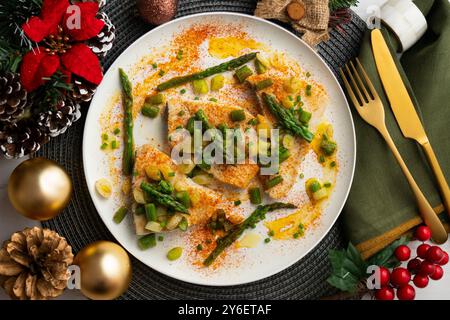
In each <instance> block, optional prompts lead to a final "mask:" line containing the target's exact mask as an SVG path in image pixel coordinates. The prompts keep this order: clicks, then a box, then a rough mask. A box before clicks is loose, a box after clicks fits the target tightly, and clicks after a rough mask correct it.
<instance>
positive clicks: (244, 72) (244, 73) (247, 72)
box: [234, 65, 253, 83]
mask: <svg viewBox="0 0 450 320" xmlns="http://www.w3.org/2000/svg"><path fill="white" fill-rule="evenodd" d="M252 74H253V71H252V70H251V69H250V68H249V67H248V66H246V65H244V66H242V67H240V68H239V69H237V70H236V72H235V74H234V75H235V76H236V78H237V79H238V80H239V82H240V83H243V82H244V81H245V79H247V78H248V77H250V76H251V75H252Z"/></svg>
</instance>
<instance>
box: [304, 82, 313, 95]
mask: <svg viewBox="0 0 450 320" xmlns="http://www.w3.org/2000/svg"><path fill="white" fill-rule="evenodd" d="M311 89H312V86H311V85H310V84H308V85H307V86H306V90H305V93H306V95H307V96H310V95H311Z"/></svg>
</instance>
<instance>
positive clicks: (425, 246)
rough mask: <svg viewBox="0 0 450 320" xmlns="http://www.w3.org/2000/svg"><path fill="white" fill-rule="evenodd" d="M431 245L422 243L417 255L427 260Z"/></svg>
mask: <svg viewBox="0 0 450 320" xmlns="http://www.w3.org/2000/svg"><path fill="white" fill-rule="evenodd" d="M430 247H431V246H430V245H429V244H426V243H422V244H421V245H420V246H418V247H417V255H418V256H419V257H420V258H422V259H425V258H426V257H427V252H428V249H430Z"/></svg>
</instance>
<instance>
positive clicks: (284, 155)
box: [278, 147, 291, 163]
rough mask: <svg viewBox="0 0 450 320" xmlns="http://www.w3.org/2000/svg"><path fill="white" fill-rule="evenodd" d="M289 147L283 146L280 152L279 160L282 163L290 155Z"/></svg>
mask: <svg viewBox="0 0 450 320" xmlns="http://www.w3.org/2000/svg"><path fill="white" fill-rule="evenodd" d="M290 155H291V154H290V153H289V149H287V148H284V147H281V148H280V150H279V152H278V162H279V163H282V162H284V161H285V160H287V159H288V158H289V157H290Z"/></svg>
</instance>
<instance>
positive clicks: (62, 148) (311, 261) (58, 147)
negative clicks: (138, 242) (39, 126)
mask: <svg viewBox="0 0 450 320" xmlns="http://www.w3.org/2000/svg"><path fill="white" fill-rule="evenodd" d="M256 2H257V1H256V0H229V1H227V0H223V1H221V0H217V1H212V0H211V1H208V0H181V1H179V6H178V16H184V15H188V14H193V13H198V12H208V11H234V12H242V13H247V14H252V13H253V11H254V9H255V6H256ZM106 11H107V12H108V14H109V16H110V18H111V20H112V21H113V23H114V24H115V26H116V29H117V32H116V36H117V38H116V42H115V46H114V47H113V49H112V50H111V51H110V52H109V54H108V56H107V57H106V58H105V59H104V61H103V63H104V66H105V69H107V68H108V67H109V66H110V65H111V63H112V62H113V61H114V60H115V59H116V58H117V56H118V55H119V54H120V53H121V52H122V51H123V50H124V49H125V48H127V47H128V46H129V45H130V44H131V43H132V42H133V41H134V40H136V39H137V38H138V37H140V36H141V35H142V34H144V33H145V32H147V31H148V30H150V29H151V26H149V25H146V24H144V23H143V22H141V20H140V19H139V18H138V17H137V16H136V11H135V0H109V2H108V3H107V5H106ZM364 30H365V25H364V22H363V21H362V20H361V19H359V18H358V17H357V16H356V15H353V19H352V22H351V23H350V24H348V25H346V26H344V31H338V30H333V31H332V32H331V40H330V41H328V42H326V43H322V44H320V46H319V54H320V56H321V57H322V58H323V59H324V60H325V62H326V63H327V64H328V65H329V66H330V67H331V68H332V70H333V71H334V72H336V71H337V68H338V67H339V66H341V65H343V64H344V63H345V62H346V61H347V60H348V59H350V58H352V57H354V56H355V55H356V54H357V52H358V48H359V43H360V40H361V37H362V35H363V32H364ZM85 108H88V106H85ZM86 111H87V110H84V112H83V114H84V115H83V117H82V118H81V119H80V120H79V121H78V122H77V123H76V124H75V125H74V126H72V127H71V128H70V130H68V132H67V133H66V134H64V135H62V136H59V137H58V138H56V139H52V140H51V141H50V142H49V143H48V144H47V145H45V146H44V147H43V148H42V149H41V150H40V151H39V152H38V153H37V154H36V156H41V157H46V158H49V159H53V160H55V161H56V162H58V163H60V164H61V165H62V166H64V167H65V168H66V170H67V171H68V173H69V174H70V176H71V177H72V181H73V184H74V190H75V192H74V195H73V199H72V201H71V202H70V204H69V206H68V207H67V208H66V209H65V210H64V212H63V213H61V214H60V215H59V216H57V217H56V218H55V219H53V220H50V221H47V222H44V223H43V225H44V227H47V228H50V229H53V230H55V231H57V232H58V233H60V234H61V235H63V236H64V237H66V238H67V240H68V241H69V243H70V244H71V245H72V247H73V249H74V252H75V253H76V252H78V251H79V250H80V249H81V248H83V247H84V246H85V245H87V244H89V243H91V242H94V241H96V240H100V239H104V240H112V241H114V238H113V236H112V235H111V234H110V233H109V231H108V230H107V228H106V227H105V225H104V224H103V222H102V221H101V219H100V216H99V215H98V213H97V212H96V210H95V207H94V204H93V203H92V200H91V198H90V196H89V193H88V189H87V186H86V182H85V178H84V173H83V162H82V147H81V146H82V135H83V128H84V122H85V121H84V120H85V116H86V113H87V112H86ZM340 234H341V233H340V227H339V222H338V223H337V224H336V225H335V226H334V227H333V228H332V229H331V231H330V232H329V234H328V235H327V236H326V237H325V238H324V239H323V240H322V242H321V243H320V244H319V245H318V246H317V247H316V248H315V249H314V250H313V251H312V252H311V253H309V254H308V255H307V256H306V257H305V258H303V259H302V260H301V261H299V262H298V263H296V264H295V265H293V266H292V267H290V268H288V269H286V270H284V271H283V272H280V273H278V274H276V275H274V276H272V277H270V278H267V279H264V280H261V281H257V282H253V283H250V284H246V285H240V286H230V287H207V286H199V285H193V284H188V283H184V282H181V281H178V280H174V279H172V278H169V277H167V276H164V275H162V274H160V273H158V272H156V271H154V270H152V269H151V268H149V267H147V266H145V265H144V264H142V263H141V262H139V261H138V260H137V259H134V258H133V259H132V260H133V279H132V282H131V285H130V288H129V290H128V291H127V292H126V293H125V294H124V295H123V296H122V298H123V299H314V298H319V297H322V296H324V295H328V294H331V293H333V292H334V290H333V289H332V288H331V287H330V286H329V285H328V284H327V282H326V278H327V277H328V274H329V270H330V266H329V263H328V259H327V254H328V250H329V249H331V248H337V247H340V246H341V245H342V238H341V235H340Z"/></svg>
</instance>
